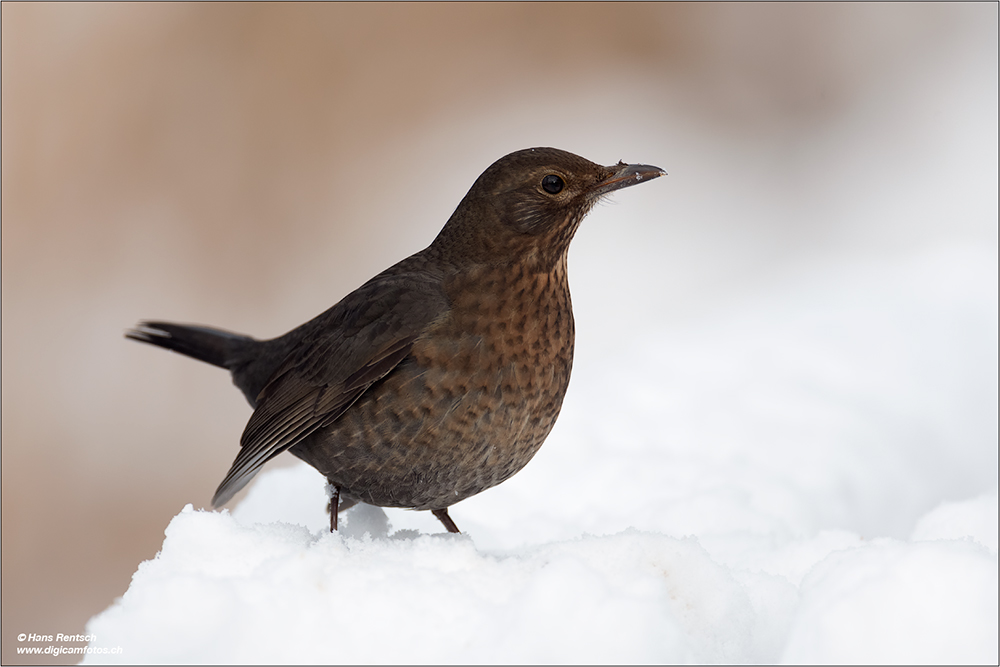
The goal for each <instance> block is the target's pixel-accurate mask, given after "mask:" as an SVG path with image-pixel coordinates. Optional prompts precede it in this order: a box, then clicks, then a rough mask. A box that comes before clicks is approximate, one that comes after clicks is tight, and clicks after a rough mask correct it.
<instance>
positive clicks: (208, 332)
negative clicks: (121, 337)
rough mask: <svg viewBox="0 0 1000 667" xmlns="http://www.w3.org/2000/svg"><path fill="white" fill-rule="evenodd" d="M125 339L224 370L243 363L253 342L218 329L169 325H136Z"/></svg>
mask: <svg viewBox="0 0 1000 667" xmlns="http://www.w3.org/2000/svg"><path fill="white" fill-rule="evenodd" d="M125 337H126V338H131V339H132V340H137V341H140V342H143V343H149V344H150V345H156V346H159V347H165V348H167V349H168V350H173V351H174V352H180V353H181V354H185V355H187V356H189V357H194V358H195V359H198V360H199V361H204V362H207V363H210V364H212V365H213V366H219V367H220V368H225V369H228V370H233V367H234V366H235V365H238V364H240V363H242V362H245V361H246V352H247V349H248V348H250V347H252V346H253V345H254V344H255V343H257V341H255V340H254V339H253V338H250V337H249V336H242V335H240V334H234V333H231V332H229V331H223V330H221V329H212V328H211V327H201V326H195V325H190V324H170V323H169V322H140V323H139V326H137V327H136V328H135V329H131V330H129V331H127V332H125Z"/></svg>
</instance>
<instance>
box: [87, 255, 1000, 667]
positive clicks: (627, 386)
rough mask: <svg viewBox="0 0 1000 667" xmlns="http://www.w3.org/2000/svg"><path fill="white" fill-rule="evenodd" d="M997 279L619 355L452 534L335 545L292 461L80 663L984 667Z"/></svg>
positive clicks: (790, 295)
mask: <svg viewBox="0 0 1000 667" xmlns="http://www.w3.org/2000/svg"><path fill="white" fill-rule="evenodd" d="M995 262H996V260H995V256H994V255H993V254H992V253H990V252H984V251H981V250H976V249H974V248H963V247H953V248H948V249H943V250H940V251H933V252H928V251H924V252H922V253H920V254H918V255H916V256H911V257H907V258H904V259H902V260H899V261H896V262H895V263H892V262H885V261H881V262H879V263H877V264H875V265H869V266H865V265H863V264H852V265H846V264H844V265H841V266H828V267H826V268H822V269H813V270H811V271H807V272H804V273H802V274H801V275H799V276H798V280H782V281H780V285H781V286H780V287H775V288H773V289H771V290H769V291H767V292H766V293H761V294H757V295H753V296H749V297H747V298H745V299H741V301H740V303H738V304H730V306H728V307H727V308H726V309H725V310H724V311H723V312H722V313H721V314H719V315H717V316H714V317H705V318H700V319H698V323H697V325H691V326H689V327H688V328H686V329H684V328H675V329H672V330H666V331H661V332H659V334H658V336H657V337H652V336H650V335H649V334H650V332H649V331H645V332H644V331H642V330H633V331H630V336H629V339H630V344H629V345H627V346H623V347H624V349H619V351H618V352H617V353H608V354H606V355H602V357H601V358H600V359H599V360H598V359H595V358H590V359H589V360H588V361H582V360H581V361H580V364H579V367H578V369H577V372H578V374H579V375H582V376H584V377H585V378H587V379H586V381H585V382H576V380H578V379H579V378H578V377H575V378H574V381H575V384H574V387H573V391H572V392H571V394H570V396H569V397H568V398H567V402H566V408H565V412H564V414H563V417H562V418H561V421H560V423H559V425H558V426H557V428H556V430H555V431H554V432H553V434H552V436H551V437H550V439H549V441H548V442H547V443H546V445H545V447H543V449H542V451H541V453H540V454H539V455H538V456H537V457H536V459H535V460H534V461H532V463H531V464H530V465H529V466H528V467H527V468H526V469H525V470H524V471H523V472H522V473H521V474H519V475H518V476H516V477H515V478H514V479H512V480H510V481H509V482H508V483H506V484H503V485H501V486H500V487H497V488H496V489H493V490H491V491H489V492H486V493H483V494H481V495H480V496H477V497H476V498H473V499H470V500H468V501H466V502H464V503H461V504H459V505H457V506H455V507H454V508H452V516H453V517H454V518H455V520H456V522H457V523H458V524H459V526H460V527H462V529H463V530H464V531H465V533H464V534H463V535H460V536H452V535H447V534H442V533H441V528H440V526H439V525H438V524H437V522H436V520H435V519H434V518H433V517H431V516H430V515H429V514H427V513H416V512H406V511H402V510H389V511H388V514H386V513H384V512H383V511H382V510H379V509H377V508H371V507H359V508H354V509H352V510H350V511H348V512H347V513H346V516H345V521H344V524H345V525H344V527H343V530H342V532H341V533H340V534H337V535H331V534H329V533H328V532H326V530H325V526H326V525H327V518H326V516H325V515H324V512H323V507H324V502H325V496H324V489H323V480H322V479H321V478H320V476H319V475H318V474H317V473H315V472H314V471H312V470H311V469H310V468H308V467H306V466H304V465H296V466H295V467H292V468H286V469H278V470H274V471H270V472H268V473H265V475H263V476H262V478H261V479H260V480H259V481H258V483H257V484H256V485H255V486H254V487H253V488H252V490H251V492H250V494H249V495H248V496H247V498H246V499H245V501H244V502H243V503H242V504H241V505H239V506H238V507H237V508H236V509H235V510H234V511H233V513H232V514H231V515H230V514H228V513H215V512H203V511H194V510H193V509H192V508H191V507H190V506H188V507H187V508H185V509H184V510H183V511H182V512H181V513H180V514H179V515H178V516H177V517H176V518H175V519H174V520H173V521H172V522H171V524H170V525H169V527H168V528H167V530H166V539H165V541H164V544H163V548H162V551H161V552H160V554H158V556H157V557H156V558H155V559H154V560H152V561H148V562H145V563H143V564H141V565H140V567H139V569H138V571H137V572H136V574H135V575H134V577H133V581H132V585H131V586H130V588H129V590H128V592H127V593H125V595H124V597H123V598H121V599H120V600H119V601H117V602H116V603H115V604H114V605H112V606H111V607H110V608H109V609H108V610H106V611H105V612H103V613H102V614H100V615H98V616H96V617H95V618H94V619H92V621H91V622H90V624H89V625H88V627H87V632H88V633H93V634H95V635H96V636H97V637H98V641H97V642H95V643H94V645H95V646H108V647H115V646H121V647H123V653H122V654H120V655H117V656H114V655H113V656H93V655H92V656H90V657H89V658H88V661H94V662H98V661H102V660H103V659H105V658H106V659H108V660H111V661H114V660H121V661H122V662H139V663H142V662H168V663H169V662H237V663H239V662H263V663H267V662H292V663H296V662H340V663H396V662H404V663H412V662H416V663H470V662H471V663H476V662H501V663H502V662H598V663H600V662H614V663H623V662H624V663H638V662H684V661H695V662H775V661H780V660H784V661H788V662H897V663H915V662H957V663H967V662H971V663H975V662H985V663H989V662H993V663H995V662H996V661H997V590H998V582H997V488H996V482H995V479H996V477H995V475H996V443H995V439H994V438H995V432H993V431H992V424H990V423H988V421H987V422H984V421H983V420H982V416H983V415H984V414H985V415H988V414H990V411H991V410H993V411H994V412H993V414H995V387H994V386H992V384H991V383H992V382H994V381H995V373H996V348H995V319H994V318H995V303H996V302H995V285H996V282H995V278H996V264H995ZM991 350H992V352H991ZM984 353H985V354H986V356H985V357H984V356H983V354H984ZM991 355H992V356H991ZM638 369H641V372H637V370H638ZM991 404H992V406H993V407H992V408H991V407H989V406H990V405H991ZM949 499H950V502H947V501H946V500H949ZM95 658H100V660H96V659H95Z"/></svg>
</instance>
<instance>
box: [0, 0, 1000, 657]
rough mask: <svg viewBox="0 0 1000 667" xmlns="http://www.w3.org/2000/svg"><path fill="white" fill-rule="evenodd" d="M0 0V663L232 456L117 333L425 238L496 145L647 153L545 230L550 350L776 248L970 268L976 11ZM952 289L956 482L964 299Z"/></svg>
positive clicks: (599, 332)
mask: <svg viewBox="0 0 1000 667" xmlns="http://www.w3.org/2000/svg"><path fill="white" fill-rule="evenodd" d="M2 19H3V22H2V25H3V35H2V37H3V45H2V49H3V51H2V67H3V90H2V92H3V100H2V104H3V107H2V112H3V118H2V131H3V135H2V140H3V152H2V159H3V165H2V166H3V192H2V195H3V200H2V216H3V219H2V244H3V255H2V271H3V273H2V278H3V294H2V296H3V432H2V438H3V440H2V445H3V448H2V456H3V461H2V463H3V472H2V474H3V486H2V494H3V498H2V500H3V508H2V511H3V522H2V530H3V546H2V551H3V636H2V643H3V654H2V660H3V662H4V663H7V664H9V663H17V662H24V660H23V659H22V658H20V657H18V656H16V654H15V653H14V651H15V649H16V646H17V642H16V640H15V637H16V635H17V634H19V633H22V632H35V633H42V634H55V633H57V632H63V633H77V632H83V628H84V624H85V622H86V621H87V619H88V618H89V617H90V616H92V615H93V614H95V613H97V612H98V611H101V610H102V609H104V608H105V607H107V606H108V605H109V604H110V603H111V602H112V600H113V599H114V598H115V597H116V596H120V595H121V594H122V593H123V592H124V591H125V590H126V588H127V587H128V583H129V578H130V576H131V574H132V573H133V572H134V571H135V569H136V566H137V565H138V563H140V562H141V561H142V560H145V559H148V558H151V557H153V555H154V554H155V553H156V551H157V550H158V548H159V546H160V544H161V542H162V539H163V529H164V527H165V526H166V525H167V523H168V521H169V520H170V518H171V517H172V516H173V515H175V514H176V513H177V512H178V511H179V510H180V509H181V508H182V507H183V506H184V505H185V504H186V503H193V504H194V505H195V506H196V507H204V506H207V505H208V503H209V502H210V499H211V495H212V493H213V491H214V489H215V488H216V486H217V484H218V483H219V481H220V480H221V479H222V477H223V475H224V474H225V472H226V470H227V469H228V466H229V464H230V463H231V462H232V459H233V458H234V457H235V454H236V446H237V443H238V441H239V436H240V433H241V432H242V429H243V426H244V424H245V422H246V419H247V418H248V417H249V413H250V410H249V408H248V406H247V405H246V403H245V402H244V400H243V398H242V396H241V395H240V393H239V392H238V391H236V390H235V389H234V388H233V387H232V386H231V385H230V381H229V378H228V376H227V375H226V374H225V373H224V372H222V371H220V370H218V369H215V368H212V367H209V366H207V365H203V364H199V363H197V362H194V361H192V360H187V359H183V358H181V357H179V356H177V355H171V354H168V353H166V352H164V351H160V350H154V349H152V348H148V347H146V346H142V345H138V344H136V343H132V342H129V341H126V340H125V339H123V338H122V334H123V332H124V330H125V329H126V328H128V327H130V326H132V325H134V324H135V323H136V322H137V321H138V320H139V319H143V318H158V319H166V320H177V321H181V322H199V323H206V324H212V325H216V326H220V327H223V328H228V329H232V330H235V331H240V332H245V333H249V334H252V335H255V336H257V337H271V336H275V335H279V334H281V333H284V332H285V331H287V330H288V329H291V328H292V327H294V326H296V325H298V324H300V323H302V322H304V321H306V320H307V319H309V318H311V317H312V316H314V315H316V314H318V313H319V312H321V311H322V310H324V309H326V308H327V307H329V306H330V305H332V304H333V303H335V302H336V301H337V300H339V299H340V298H341V297H342V296H343V295H345V294H346V293H347V292H349V291H351V290H352V289H354V288H355V287H357V286H358V285H359V284H361V283H362V282H363V281H364V280H366V279H368V278H369V277H371V276H372V275H374V274H375V273H377V272H378V271H380V270H381V269H383V268H385V267H386V266H388V265H389V264H391V263H393V262H395V261H397V260H399V259H401V258H402V257H404V256H406V255H408V254H410V253H412V252H415V251H416V250H419V249H420V248H422V247H424V246H425V245H427V244H428V243H429V242H430V241H431V240H432V239H433V237H434V236H435V234H436V233H437V231H438V230H439V229H440V227H441V226H442V225H443V223H444V221H445V220H446V219H447V217H448V216H449V215H450V213H451V212H452V210H453V209H454V207H455V205H456V204H457V203H458V201H459V200H460V199H461V197H462V196H463V195H464V193H465V192H466V190H467V189H468V187H469V186H470V185H471V184H472V182H473V181H474V180H475V178H476V177H477V176H478V175H479V173H481V172H482V170H483V169H485V168H486V167H487V166H488V165H489V164H490V163H492V162H493V161H494V160H495V159H497V158H499V157H501V156H502V155H505V154H506V153H509V152H511V151H513V150H517V149H520V148H526V147H530V146H556V147H559V148H563V149H565V150H569V151H572V152H575V153H578V154H580V155H583V156H584V157H587V158H589V159H591V160H593V161H596V162H601V163H603V164H612V163H614V162H616V161H617V160H619V159H622V160H625V161H627V162H644V163H648V164H655V165H658V166H661V167H663V168H664V169H666V170H667V171H668V172H669V173H670V176H669V177H667V178H665V179H662V180H660V181H657V182H656V183H654V184H651V185H649V186H644V187H642V188H635V189H630V190H629V191H627V192H625V193H621V194H619V195H618V197H617V198H616V199H617V201H618V202H620V205H619V204H615V203H612V204H609V205H608V206H602V207H600V208H599V209H598V210H597V211H596V212H595V213H594V214H593V215H592V216H591V217H590V218H588V220H587V221H586V222H585V224H584V226H583V228H582V229H581V231H580V234H579V235H578V237H577V241H576V242H575V243H574V247H573V250H572V251H571V255H570V262H571V269H570V274H571V279H570V280H571V283H572V284H573V288H574V303H575V306H576V312H577V320H578V327H577V328H578V331H579V333H578V336H579V338H578V347H577V355H578V358H583V357H586V358H591V359H593V358H600V357H601V356H602V355H603V354H612V353H613V352H614V350H615V348H616V347H620V346H621V342H620V340H619V339H618V338H617V337H616V331H619V330H620V329H621V326H628V327H630V328H634V330H638V331H644V330H646V331H648V330H653V331H655V328H656V325H655V323H656V322H660V321H663V319H664V318H669V319H670V321H673V322H678V323H683V322H685V321H691V320H693V319H697V318H699V317H704V316H706V313H708V314H710V313H713V312H717V310H718V308H719V304H720V303H725V302H728V301H731V300H733V299H735V298H738V297H739V295H740V294H743V293H747V292H750V291H753V290H755V289H758V288H759V287H760V286H761V285H767V284H773V283H775V282H777V283H781V282H782V281H784V280H787V276H789V275H795V270H796V269H795V267H803V266H811V265H816V264H823V263H831V262H832V263H837V262H840V263H843V262H851V261H864V262H868V263H869V265H871V263H872V262H874V263H875V264H876V265H877V264H878V262H880V261H883V260H885V261H890V262H891V261H896V259H898V258H900V257H902V258H907V257H912V256H919V255H920V253H922V252H933V251H935V249H940V248H942V247H956V248H961V249H962V252H966V253H972V254H971V255H969V256H972V257H977V258H979V259H977V261H980V262H982V261H983V260H982V258H983V257H985V258H986V260H985V261H986V263H987V264H988V265H992V266H994V267H995V257H996V223H997V5H996V4H995V3H982V4H924V3H920V4H898V3H892V4H854V3H852V4H828V3H823V4H785V3H778V4H763V5H757V4H743V3H727V4H703V3H694V4H681V3H677V4H674V3H669V4H645V3H642V4H600V3H587V4H572V3H554V4H541V5H534V4H526V3H514V4H482V5H479V4H475V5H473V4H450V3H448V4H430V5H423V4H410V3H402V4H374V5H368V4H340V3H336V4H313V3H303V4H298V3H297V4H231V3H220V4H215V3H213V4H196V3H176V4H175V3H156V4H145V3H135V4H131V3H102V4H89V3H53V4H34V3H14V4H10V3H3V5H2ZM615 207H619V208H617V210H616V212H617V213H618V214H619V215H618V218H620V219H621V221H622V222H621V224H617V225H616V226H615V227H613V228H612V226H611V225H610V224H605V225H603V226H602V222H606V221H607V220H608V218H607V216H606V215H604V213H606V211H607V209H614V208H615ZM977 253H978V254H977ZM995 277H996V275H995V270H994V271H993V273H992V275H991V276H988V282H991V283H993V281H994V279H995ZM985 289H986V290H987V291H989V290H990V289H992V290H993V292H992V294H995V283H994V284H993V286H992V287H986V288H985ZM977 307H978V308H980V310H983V309H984V308H985V310H983V312H986V313H987V315H988V314H989V313H990V312H992V313H993V315H992V317H991V318H990V317H987V318H986V320H985V324H984V327H985V328H984V329H983V331H982V332H980V334H981V335H979V336H978V337H977V338H976V340H977V341H980V342H981V341H982V340H985V341H987V343H988V345H987V348H986V352H987V354H986V356H985V357H984V358H983V362H982V364H983V369H984V371H983V373H984V374H981V375H979V376H976V380H975V381H976V382H979V383H980V384H977V385H976V387H975V388H974V389H975V392H973V393H975V395H976V396H980V397H981V405H979V404H977V407H976V410H978V412H976V413H975V415H976V418H977V419H980V418H982V419H985V420H986V421H985V422H983V423H986V426H985V427H984V426H982V424H980V423H979V422H976V424H973V425H971V426H970V432H973V433H974V435H975V437H980V438H982V437H986V438H993V439H994V440H993V444H992V445H989V446H991V447H992V448H993V449H992V452H993V453H992V459H990V460H987V461H983V462H982V463H983V464H984V465H983V466H982V467H983V470H984V472H983V479H982V480H978V479H977V480H976V482H975V484H978V485H979V486H981V487H983V488H986V487H988V485H989V482H990V480H995V466H996V454H995V423H988V422H990V420H991V419H994V420H995V414H996V413H995V400H996V388H995V377H996V349H995V327H996V321H995V312H996V310H995V309H996V304H995V300H994V301H993V303H992V304H987V305H986V306H983V305H982V304H978V305H977ZM991 309H992V310H991ZM977 312H978V311H977ZM616 323H617V324H616ZM991 327H992V328H991ZM991 341H992V342H991ZM989 348H992V350H990V349H989ZM990 354H992V356H990ZM963 377H964V376H963ZM984 378H985V379H984ZM574 382H575V383H576V384H577V385H578V386H582V387H583V388H584V389H583V390H585V389H586V384H587V378H586V376H583V377H581V376H580V375H576V376H574ZM567 402H569V398H567ZM567 416H569V415H567ZM982 419H980V421H982ZM983 434H985V436H984V435H983ZM987 458H988V457H987ZM292 461H293V459H292V457H290V456H284V457H280V459H279V460H278V461H276V462H274V464H273V465H286V464H288V463H290V462H292ZM983 488H978V489H977V488H970V489H969V493H970V495H971V494H974V493H977V492H981V491H982V490H983ZM923 511H926V509H924V510H923ZM459 523H461V521H460V522H459ZM39 662H46V661H45V660H41V661H39ZM55 662H63V660H56V661H55Z"/></svg>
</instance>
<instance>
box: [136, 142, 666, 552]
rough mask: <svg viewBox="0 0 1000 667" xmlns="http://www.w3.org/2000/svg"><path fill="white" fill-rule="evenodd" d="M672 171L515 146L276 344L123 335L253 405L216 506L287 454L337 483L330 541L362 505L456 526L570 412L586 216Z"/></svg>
mask: <svg viewBox="0 0 1000 667" xmlns="http://www.w3.org/2000/svg"><path fill="white" fill-rule="evenodd" d="M663 175H666V172H664V171H663V170H662V169H660V168H659V167H654V166H650V165H645V164H626V163H624V162H621V161H619V162H618V163H617V164H615V165H613V166H601V165H598V164H595V163H593V162H590V161H589V160H586V159H584V158H582V157H579V156H577V155H574V154H572V153H569V152H566V151H563V150H559V149H555V148H529V149H524V150H519V151H516V152H513V153H511V154H509V155H506V156H505V157H502V158H500V159H499V160H497V161H496V162H494V163H493V164H492V165H491V166H490V167H488V168H487V169H486V171H484V172H483V173H482V174H481V175H480V176H479V178H478V179H476V181H475V182H474V183H473V185H472V187H471V188H470V189H469V191H468V193H467V194H466V195H465V197H464V198H463V199H462V200H461V202H460V203H459V204H458V207H457V208H456V209H455V211H454V213H453V214H452V215H451V217H450V218H449V219H448V220H447V222H446V223H445V225H444V227H443V228H442V229H441V231H440V233H439V234H438V235H437V237H435V239H434V240H433V242H432V243H431V244H430V245H429V246H428V247H426V248H425V249H423V250H421V251H419V252H417V253H415V254H413V255H411V256H409V257H407V258H405V259H403V260H401V261H400V262H398V263H397V264H395V265H393V266H391V267H389V268H388V269H386V270H384V271H382V272H381V273H379V274H378V275H376V276H375V277H374V278H372V279H371V280H369V281H368V282H366V283H364V284H363V285H362V286H361V287H359V288H358V289H356V290H355V291H353V292H351V293H350V294H348V295H347V296H345V297H344V298H343V299H342V300H341V301H340V302H338V303H337V304H336V305H334V306H333V307H332V308H330V309H329V310H327V311H326V312H323V313H322V314H320V315H318V316H317V317H315V318H313V319H312V320H310V321H308V322H306V323H305V324H303V325H301V326H299V327H297V328H295V329H292V330H291V331H289V332H288V333H286V334H284V335H282V336H279V337H277V338H273V339H268V340H258V339H255V338H252V337H250V336H246V335H242V334H237V333H232V332H230V331H226V330H222V329H217V328H212V327H206V326H200V325H190V324H174V323H170V322H161V321H142V322H140V323H139V324H138V325H136V327H135V328H133V329H130V330H128V331H127V332H126V333H125V336H126V338H129V339H132V340H136V341H140V342H143V343H148V344H151V345H155V346H159V347H162V348H166V349H168V350H172V351H174V352H178V353H180V354H182V355H186V356H189V357H193V358H194V359H198V360H200V361H203V362H207V363H209V364H213V365H215V366H219V367H221V368H224V369H227V370H228V371H229V372H230V373H231V374H232V379H233V383H234V384H235V385H236V387H237V388H238V389H240V391H242V392H243V395H244V396H245V397H246V399H247V401H248V402H249V403H250V406H251V407H252V408H253V413H252V415H251V416H250V420H249V422H248V423H247V425H246V428H245V429H244V431H243V434H242V436H241V438H240V450H239V453H238V455H237V456H236V459H235V461H234V462H233V464H232V466H231V467H230V469H229V472H228V473H227V474H226V476H225V478H224V479H223V480H222V483H221V484H220V485H219V487H218V489H217V490H216V492H215V495H214V497H213V498H212V506H213V507H220V506H221V505H224V504H225V503H226V502H227V501H229V500H230V499H231V498H232V497H233V495H234V494H235V493H236V492H237V491H239V490H240V489H241V488H243V487H244V486H245V485H246V484H247V483H248V482H249V481H250V479H251V478H252V477H253V476H254V475H255V474H256V473H257V471H259V470H260V469H261V467H262V466H263V465H264V464H265V463H266V462H267V461H269V460H271V459H273V458H274V457H275V456H277V455H278V454H280V453H281V452H284V451H285V450H288V451H290V452H291V453H292V454H293V455H295V456H296V457H298V458H299V459H301V460H303V461H305V462H306V463H308V464H309V465H311V466H312V467H313V468H315V469H316V470H318V471H319V472H320V473H321V474H323V475H324V476H325V477H326V479H327V482H328V490H329V493H330V505H329V510H330V530H331V532H332V531H336V530H337V516H338V512H340V511H343V510H345V509H347V508H348V507H351V506H352V505H354V504H356V503H358V502H363V503H368V504H371V505H376V506H379V507H400V508H409V509H414V510H429V511H431V512H432V513H433V515H434V516H436V517H437V518H438V519H439V520H440V521H441V523H442V524H443V525H444V527H445V529H446V530H447V531H448V532H451V533H458V532H460V531H459V529H458V527H457V526H456V524H455V522H454V521H453V520H452V519H451V517H450V515H449V514H448V508H449V507H451V506H452V505H454V504H455V503H458V502H460V501H462V500H464V499H466V498H469V497H470V496H473V495H475V494H477V493H479V492H481V491H484V490H486V489H489V488H491V487H493V486H496V485H497V484H500V483H501V482H503V481H504V480H506V479H508V478H510V477H511V476H512V475H514V474H515V473H516V472H518V471H519V470H521V468H523V467H524V466H525V464H527V463H528V461H529V460H531V458H532V457H533V456H534V455H535V453H536V452H537V451H538V449H539V448H540V447H541V445H542V443H543V442H544V440H545V438H546V437H547V436H548V434H549V431H550V430H551V429H552V426H553V424H555V421H556V418H557V417H558V416H559V412H560V409H561V407H562V403H563V397H564V396H565V394H566V388H567V386H568V384H569V379H570V372H571V370H572V366H573V345H574V337H575V325H574V320H573V308H572V304H571V301H570V291H569V283H568V281H567V266H566V259H567V252H568V250H569V246H570V241H571V240H572V239H573V236H574V234H575V233H576V231H577V228H578V227H579V225H580V222H581V220H583V218H584V216H585V215H586V214H587V213H588V212H589V211H590V210H591V208H592V207H593V206H594V205H595V204H596V203H597V202H598V201H599V200H601V199H602V198H604V197H605V196H607V195H608V194H610V193H612V192H614V191H616V190H620V189H622V188H625V187H629V186H632V185H636V184H639V183H645V182H647V181H649V180H652V179H655V178H657V177H659V176H663Z"/></svg>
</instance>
